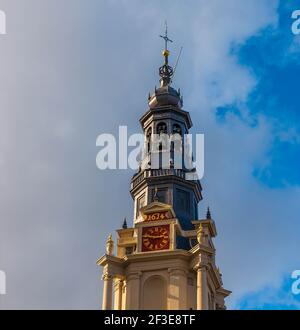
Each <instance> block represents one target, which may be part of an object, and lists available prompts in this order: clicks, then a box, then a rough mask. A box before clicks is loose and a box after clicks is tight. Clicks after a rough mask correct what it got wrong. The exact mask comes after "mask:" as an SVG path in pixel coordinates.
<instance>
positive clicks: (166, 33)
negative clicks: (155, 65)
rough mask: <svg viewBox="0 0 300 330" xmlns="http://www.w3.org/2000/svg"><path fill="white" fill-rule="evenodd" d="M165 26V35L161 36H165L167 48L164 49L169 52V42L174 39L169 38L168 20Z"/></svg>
mask: <svg viewBox="0 0 300 330" xmlns="http://www.w3.org/2000/svg"><path fill="white" fill-rule="evenodd" d="M165 26H166V30H165V35H164V36H162V35H160V37H161V38H163V39H164V41H165V49H164V52H165V51H167V52H169V51H168V42H173V40H171V39H169V37H168V22H167V21H165ZM168 55H169V54H168ZM164 56H165V55H164Z"/></svg>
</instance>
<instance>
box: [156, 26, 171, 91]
mask: <svg viewBox="0 0 300 330" xmlns="http://www.w3.org/2000/svg"><path fill="white" fill-rule="evenodd" d="M165 25H166V30H165V35H160V37H161V38H162V39H164V41H165V49H164V50H163V56H164V58H165V63H164V65H163V66H162V67H160V68H159V75H160V76H161V79H160V84H161V86H167V85H169V84H170V82H171V77H172V76H173V74H174V71H173V68H172V67H170V66H169V55H170V51H169V50H168V42H173V40H171V39H169V37H168V24H167V21H166V22H165Z"/></svg>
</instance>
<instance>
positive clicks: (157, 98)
mask: <svg viewBox="0 0 300 330" xmlns="http://www.w3.org/2000/svg"><path fill="white" fill-rule="evenodd" d="M148 104H149V107H150V109H153V108H157V107H161V106H166V105H172V106H175V107H177V108H181V107H182V99H181V97H180V93H179V91H176V90H175V89H174V88H173V87H171V86H170V85H166V86H161V87H159V88H158V89H155V92H154V93H153V94H152V95H151V96H150V97H149V102H148Z"/></svg>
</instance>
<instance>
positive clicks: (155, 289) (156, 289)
mask: <svg viewBox="0 0 300 330" xmlns="http://www.w3.org/2000/svg"><path fill="white" fill-rule="evenodd" d="M143 309H146V310H166V309H167V284H166V281H165V279H164V278H163V277H162V276H159V275H155V276H151V277H150V278H148V279H147V280H146V282H145V284H144V287H143Z"/></svg>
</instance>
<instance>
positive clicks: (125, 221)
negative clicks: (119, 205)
mask: <svg viewBox="0 0 300 330" xmlns="http://www.w3.org/2000/svg"><path fill="white" fill-rule="evenodd" d="M122 228H123V229H127V228H128V226H127V219H126V217H125V218H124V221H123V226H122Z"/></svg>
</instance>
